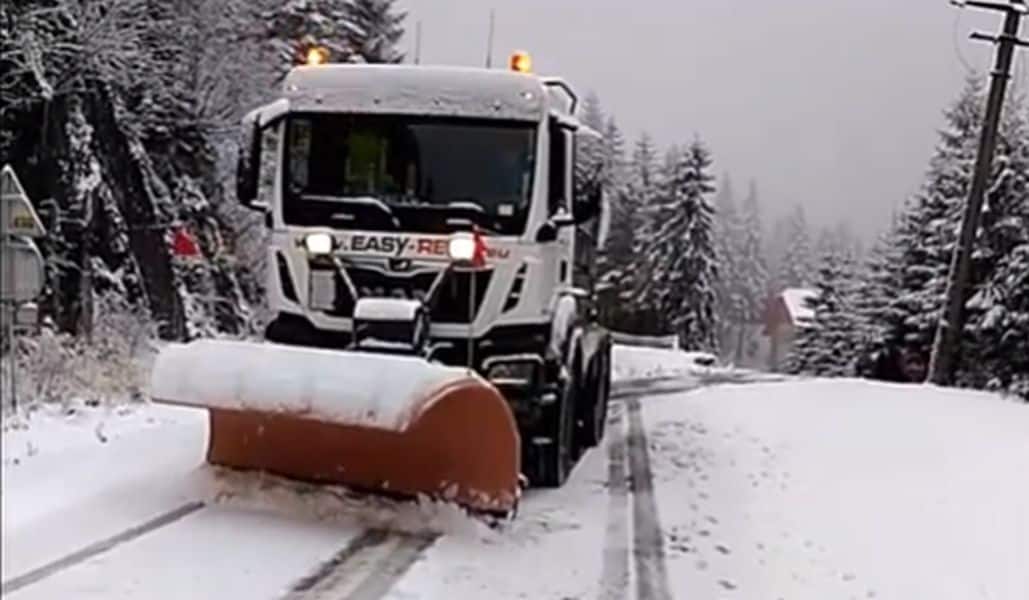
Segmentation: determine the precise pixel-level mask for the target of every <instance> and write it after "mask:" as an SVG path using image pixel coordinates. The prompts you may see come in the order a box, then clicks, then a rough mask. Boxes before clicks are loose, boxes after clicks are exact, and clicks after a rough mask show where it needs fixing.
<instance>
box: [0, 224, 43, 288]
mask: <svg viewBox="0 0 1029 600" xmlns="http://www.w3.org/2000/svg"><path fill="white" fill-rule="evenodd" d="M0 253H2V255H3V256H2V258H0V282H2V285H0V300H2V301H4V302H28V301H29V300H35V299H36V298H37V297H38V296H39V294H40V292H42V291H43V283H44V281H45V277H46V265H45V263H44V262H43V255H42V254H40V253H39V248H36V245H35V244H33V243H32V240H29V239H25V238H16V237H7V238H4V240H3V242H2V248H0Z"/></svg>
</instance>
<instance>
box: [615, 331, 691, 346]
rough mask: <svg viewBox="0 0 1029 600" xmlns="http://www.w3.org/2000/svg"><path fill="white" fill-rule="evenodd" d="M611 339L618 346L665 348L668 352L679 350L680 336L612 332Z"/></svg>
mask: <svg viewBox="0 0 1029 600" xmlns="http://www.w3.org/2000/svg"><path fill="white" fill-rule="evenodd" d="M611 339H612V341H614V343H616V344H622V345H624V346H645V347H648V348H664V349H668V350H679V336H677V335H674V334H673V335H635V334H632V333H622V332H620V331H612V332H611Z"/></svg>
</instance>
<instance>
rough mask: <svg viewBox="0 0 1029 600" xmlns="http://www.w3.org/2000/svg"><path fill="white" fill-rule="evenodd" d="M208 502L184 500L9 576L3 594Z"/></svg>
mask: <svg viewBox="0 0 1029 600" xmlns="http://www.w3.org/2000/svg"><path fill="white" fill-rule="evenodd" d="M204 506H206V505H205V504H204V503H203V502H189V503H187V504H183V505H182V506H180V507H178V508H176V509H175V510H171V511H169V512H166V513H164V514H161V515H158V516H157V517H154V518H153V519H151V520H149V521H147V522H145V523H143V524H141V525H137V526H135V527H132V528H129V529H126V530H125V531H122V532H121V533H118V534H115V535H113V536H111V537H109V538H107V539H105V540H101V541H99V542H96V543H95V544H91V545H89V546H86V547H85V548H83V549H81V550H78V551H76V552H72V553H71V554H68V555H67V556H64V557H61V558H59V559H57V560H55V561H53V562H50V563H47V564H45V565H43V566H41V567H39V568H36V569H33V570H31V571H29V572H28V573H25V574H24V575H19V576H17V577H14V578H12V579H8V580H7V581H5V582H3V584H2V585H0V594H10V593H12V592H15V591H17V590H20V589H22V588H24V587H26V586H29V585H32V584H34V583H38V582H40V581H42V580H44V579H46V578H47V577H50V576H53V575H56V574H57V573H60V572H61V571H64V570H65V569H68V568H71V567H74V566H75V565H77V564H79V563H82V562H85V561H87V560H89V559H91V558H93V557H94V556H97V555H99V554H103V553H104V552H107V551H108V550H111V549H112V548H114V547H116V546H120V545H121V544H124V543H125V542H129V541H132V540H134V539H136V538H139V537H141V536H143V535H146V534H147V533H150V532H152V531H156V530H157V529H160V528H162V527H166V526H168V525H171V524H172V523H174V522H176V521H179V520H180V519H183V518H185V517H187V516H189V515H191V514H193V513H195V512H197V511H198V510H200V509H201V508H204Z"/></svg>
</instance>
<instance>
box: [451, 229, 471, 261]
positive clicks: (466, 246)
mask: <svg viewBox="0 0 1029 600" xmlns="http://www.w3.org/2000/svg"><path fill="white" fill-rule="evenodd" d="M447 253H448V254H450V259H451V260H460V261H469V260H472V259H473V258H475V238H474V237H473V236H472V234H470V233H465V232H459V233H455V234H454V235H452V236H451V237H450V244H449V245H448V246H447Z"/></svg>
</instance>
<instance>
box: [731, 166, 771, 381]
mask: <svg viewBox="0 0 1029 600" xmlns="http://www.w3.org/2000/svg"><path fill="white" fill-rule="evenodd" d="M739 223H740V239H739V244H738V251H739V256H738V257H737V259H736V260H735V263H736V265H737V273H736V277H737V278H738V279H739V285H740V296H741V300H742V311H741V312H742V317H743V318H742V321H741V326H740V327H739V331H738V332H737V338H736V361H737V363H738V362H740V360H741V359H742V357H743V352H744V343H745V330H746V327H747V326H749V325H753V324H755V323H759V322H760V321H761V317H762V315H763V314H764V310H765V303H766V301H767V298H768V268H767V266H766V265H765V259H764V242H763V239H762V238H763V230H764V227H763V225H762V223H761V207H760V205H759V203H758V193H757V183H756V182H755V181H753V180H752V181H751V182H750V186H749V189H748V191H747V197H746V199H745V200H744V201H743V207H742V209H741V211H740V219H739Z"/></svg>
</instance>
